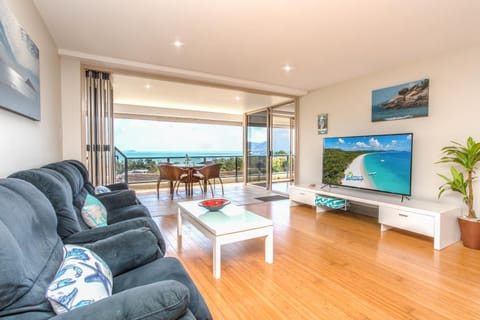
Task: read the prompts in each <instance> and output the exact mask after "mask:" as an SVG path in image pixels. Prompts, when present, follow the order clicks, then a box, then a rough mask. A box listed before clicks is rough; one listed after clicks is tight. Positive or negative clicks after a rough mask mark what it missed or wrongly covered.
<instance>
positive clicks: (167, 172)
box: [157, 163, 189, 200]
mask: <svg viewBox="0 0 480 320" xmlns="http://www.w3.org/2000/svg"><path fill="white" fill-rule="evenodd" d="M158 172H159V176H158V180H157V198H160V183H161V182H162V181H168V184H169V190H170V198H171V199H172V200H173V193H174V191H175V188H176V187H177V189H178V186H177V185H178V184H180V183H181V182H186V181H187V180H188V176H189V174H188V171H187V170H185V169H182V168H179V167H176V166H173V165H171V164H168V163H162V164H160V165H158Z"/></svg>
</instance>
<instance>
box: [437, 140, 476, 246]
mask: <svg viewBox="0 0 480 320" xmlns="http://www.w3.org/2000/svg"><path fill="white" fill-rule="evenodd" d="M442 153H443V156H442V157H441V158H440V161H438V162H437V163H451V164H453V166H452V167H451V168H450V174H451V176H446V175H443V174H438V175H439V176H440V177H441V178H442V179H443V180H445V183H444V184H443V185H441V186H440V187H439V193H438V197H439V198H440V197H441V196H442V194H443V193H444V192H445V191H447V190H451V191H455V192H458V193H460V194H461V195H462V197H463V201H464V202H465V203H466V205H467V208H468V213H467V215H466V216H462V217H459V218H458V223H459V225H460V232H461V237H462V241H463V244H464V246H466V247H468V248H472V249H480V220H479V219H478V218H477V216H476V214H475V210H474V208H473V180H474V179H475V171H476V170H477V169H478V166H479V164H480V142H476V141H475V140H474V139H473V138H472V137H468V139H467V143H466V144H465V145H462V144H460V143H458V142H455V141H452V144H451V145H449V146H446V147H443V148H442ZM457 167H458V168H460V171H459V170H457ZM465 174H466V176H465Z"/></svg>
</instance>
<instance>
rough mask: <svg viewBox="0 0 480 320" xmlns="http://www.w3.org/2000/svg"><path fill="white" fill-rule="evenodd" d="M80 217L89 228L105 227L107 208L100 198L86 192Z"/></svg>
mask: <svg viewBox="0 0 480 320" xmlns="http://www.w3.org/2000/svg"><path fill="white" fill-rule="evenodd" d="M82 218H83V221H85V223H86V224H87V225H88V226H89V227H90V228H98V227H105V226H106V225H107V209H106V208H105V206H104V205H103V204H102V203H101V202H100V200H98V199H97V198H95V197H94V196H92V195H91V194H88V195H87V197H86V198H85V204H84V205H83V208H82Z"/></svg>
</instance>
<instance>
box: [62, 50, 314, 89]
mask: <svg viewBox="0 0 480 320" xmlns="http://www.w3.org/2000/svg"><path fill="white" fill-rule="evenodd" d="M58 54H59V55H60V56H63V57H68V58H74V59H78V60H80V61H81V62H82V63H86V64H94V65H101V66H105V67H108V68H120V69H123V70H131V71H136V72H143V73H150V74H158V75H162V76H167V77H174V78H181V79H186V80H193V81H201V82H207V83H212V84H219V85H224V86H225V85H226V86H232V87H238V88H244V89H251V90H260V91H265V92H270V93H275V94H279V95H287V96H294V97H298V96H303V95H306V94H307V93H308V92H307V91H305V90H299V89H294V88H287V87H282V86H277V85H271V84H266V83H261V82H255V81H249V80H243V79H235V78H231V77H226V76H219V75H215V74H210V73H204V72H197V71H190V70H185V69H179V68H172V67H166V66H160V65H154V64H148V63H143V62H138V61H131V60H124V59H118V58H112V57H106V56H100V55H95V54H89V53H85V52H78V51H72V50H67V49H58Z"/></svg>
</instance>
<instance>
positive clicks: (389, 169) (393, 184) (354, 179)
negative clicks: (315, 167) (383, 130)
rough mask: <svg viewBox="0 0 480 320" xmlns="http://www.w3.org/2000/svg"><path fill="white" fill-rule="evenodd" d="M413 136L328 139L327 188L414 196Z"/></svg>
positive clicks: (325, 144)
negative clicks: (412, 179) (339, 187)
mask: <svg viewBox="0 0 480 320" xmlns="http://www.w3.org/2000/svg"><path fill="white" fill-rule="evenodd" d="M412 145H413V134H412V133H402V134H388V135H369V136H356V137H336V138H330V137H329V138H324V140H323V177H322V182H323V183H324V184H326V185H338V186H345V187H353V188H361V189H368V190H374V191H381V192H388V193H395V194H400V195H405V196H410V195H411V177H412Z"/></svg>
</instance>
